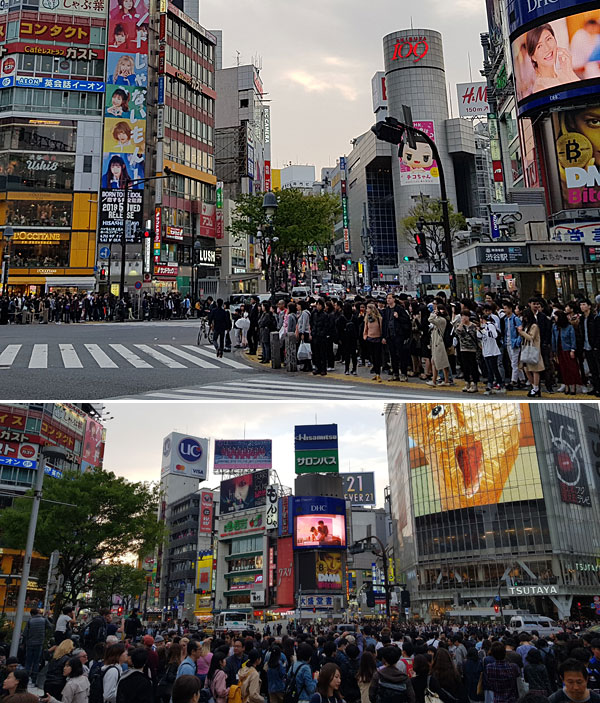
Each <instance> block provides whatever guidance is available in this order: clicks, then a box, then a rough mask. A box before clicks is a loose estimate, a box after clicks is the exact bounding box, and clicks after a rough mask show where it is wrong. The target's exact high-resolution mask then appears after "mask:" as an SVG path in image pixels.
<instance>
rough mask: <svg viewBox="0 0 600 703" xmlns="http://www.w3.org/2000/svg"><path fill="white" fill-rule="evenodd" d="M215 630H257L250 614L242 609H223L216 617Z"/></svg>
mask: <svg viewBox="0 0 600 703" xmlns="http://www.w3.org/2000/svg"><path fill="white" fill-rule="evenodd" d="M214 623H215V632H226V631H227V630H229V631H231V630H235V631H237V632H241V631H242V630H255V629H256V625H255V624H254V622H251V621H250V614H249V613H244V612H243V611H241V610H223V611H221V612H220V613H218V614H217V615H215V618H214Z"/></svg>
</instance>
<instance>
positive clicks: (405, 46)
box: [392, 37, 429, 63]
mask: <svg viewBox="0 0 600 703" xmlns="http://www.w3.org/2000/svg"><path fill="white" fill-rule="evenodd" d="M428 51H429V44H428V43H427V37H405V38H404V39H397V40H396V44H395V45H394V55H393V56H392V61H397V60H398V59H410V58H411V57H414V58H413V63H417V61H420V60H421V59H422V58H423V57H424V56H426V55H427V52H428Z"/></svg>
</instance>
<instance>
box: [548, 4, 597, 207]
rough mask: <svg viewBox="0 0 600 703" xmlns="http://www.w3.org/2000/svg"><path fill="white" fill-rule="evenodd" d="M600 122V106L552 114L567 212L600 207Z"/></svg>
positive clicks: (555, 145) (561, 184) (564, 204)
mask: <svg viewBox="0 0 600 703" xmlns="http://www.w3.org/2000/svg"><path fill="white" fill-rule="evenodd" d="M598 12H599V13H600V10H599V11H598ZM598 36H600V35H598ZM599 61H600V58H599ZM598 65H599V66H600V63H599V64H598ZM599 120H600V103H594V104H592V105H589V106H587V107H585V108H582V109H581V108H580V109H577V110H565V111H564V112H563V111H561V112H554V113H553V114H552V126H553V131H554V148H555V152H556V158H557V160H558V171H559V178H560V187H561V194H562V206H563V208H564V209H578V210H579V209H585V208H598V207H599V206H600V130H599V129H598V127H597V125H598V121H599Z"/></svg>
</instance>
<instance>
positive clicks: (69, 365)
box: [58, 344, 83, 369]
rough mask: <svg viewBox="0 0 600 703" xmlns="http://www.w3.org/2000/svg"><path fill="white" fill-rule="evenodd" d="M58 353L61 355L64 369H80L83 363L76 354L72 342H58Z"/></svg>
mask: <svg viewBox="0 0 600 703" xmlns="http://www.w3.org/2000/svg"><path fill="white" fill-rule="evenodd" d="M58 348H59V349H60V355H61V356H62V360H63V364H64V367H65V369H82V368H83V364H82V363H81V360H80V358H79V357H78V356H77V352H76V351H75V348H74V347H73V345H72V344H59V345H58Z"/></svg>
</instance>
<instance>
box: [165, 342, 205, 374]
mask: <svg viewBox="0 0 600 703" xmlns="http://www.w3.org/2000/svg"><path fill="white" fill-rule="evenodd" d="M158 346H159V347H160V348H161V349H165V350H166V351H169V352H171V354H175V355H176V356H180V357H181V358H182V359H187V361H191V362H192V364H195V365H196V366H201V367H202V368H203V369H218V368H219V367H218V366H217V365H216V364H211V363H210V361H204V359H198V357H196V356H192V355H191V354H188V352H184V351H182V350H181V349H177V347H174V346H172V345H171V344H159V345H158Z"/></svg>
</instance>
